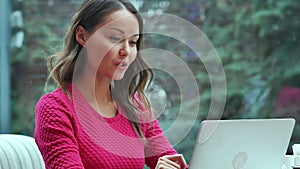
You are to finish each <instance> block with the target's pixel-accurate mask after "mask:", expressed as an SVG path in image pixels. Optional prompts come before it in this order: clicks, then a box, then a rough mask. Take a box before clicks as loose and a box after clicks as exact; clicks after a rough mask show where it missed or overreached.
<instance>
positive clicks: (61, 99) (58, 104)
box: [36, 88, 72, 110]
mask: <svg viewBox="0 0 300 169" xmlns="http://www.w3.org/2000/svg"><path fill="white" fill-rule="evenodd" d="M71 104H72V103H71V99H70V98H69V97H68V95H67V94H66V92H65V91H64V90H63V89H62V88H57V89H55V90H53V91H51V92H48V93H46V94H44V95H42V97H41V98H40V99H39V100H38V102H37V104H36V110H39V109H60V108H64V109H65V108H68V107H69V106H70V105H71Z"/></svg>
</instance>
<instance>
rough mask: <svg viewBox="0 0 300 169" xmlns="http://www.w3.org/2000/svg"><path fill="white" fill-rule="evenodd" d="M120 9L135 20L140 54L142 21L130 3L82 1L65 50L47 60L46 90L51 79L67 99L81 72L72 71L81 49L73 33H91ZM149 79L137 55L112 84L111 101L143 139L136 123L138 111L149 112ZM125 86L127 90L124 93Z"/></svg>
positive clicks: (97, 0) (149, 76)
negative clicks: (83, 30)
mask: <svg viewBox="0 0 300 169" xmlns="http://www.w3.org/2000/svg"><path fill="white" fill-rule="evenodd" d="M123 9H127V10H128V11H130V12H131V13H132V14H134V15H135V16H136V18H137V20H138V23H139V32H140V35H139V37H140V38H139V39H138V41H137V51H139V50H141V49H142V46H143V34H142V31H143V20H142V17H141V16H140V14H139V12H138V11H137V10H136V9H135V7H134V6H133V5H132V4H131V3H130V2H128V1H126V0H84V1H83V2H82V4H81V5H80V7H79V9H78V11H77V12H76V13H75V15H74V16H73V18H72V22H71V25H70V28H69V30H68V32H67V34H66V36H65V38H64V48H63V49H62V50H61V51H60V52H58V53H56V54H54V55H51V56H49V58H48V69H49V72H50V73H49V76H48V78H47V81H46V86H47V84H48V83H49V81H50V80H51V78H52V79H53V80H54V82H55V83H56V84H57V86H58V87H60V88H62V89H63V90H64V92H65V93H66V94H67V95H68V96H70V91H68V89H67V85H68V84H69V83H71V82H72V79H73V75H74V74H75V72H77V71H80V70H75V69H77V66H76V67H75V64H76V60H77V59H78V58H79V53H80V51H81V50H82V48H83V47H82V46H81V45H80V44H79V43H78V42H77V41H76V29H77V28H78V26H83V27H84V28H85V30H86V31H88V32H94V31H95V30H94V29H95V26H96V25H98V24H99V23H101V22H103V21H104V20H105V17H106V16H107V15H109V14H110V13H112V12H114V11H118V10H123ZM79 67H80V66H79ZM152 79H153V72H152V70H151V69H150V68H149V66H147V64H146V63H145V62H144V61H143V59H142V58H141V56H140V54H139V52H138V53H137V57H136V59H135V60H134V62H133V63H132V64H131V65H130V67H129V68H128V70H127V71H126V73H125V75H124V78H123V79H122V80H118V81H114V85H113V86H111V90H112V97H113V99H114V100H115V101H116V102H117V103H118V104H119V105H120V106H121V107H122V108H123V109H124V110H125V113H126V115H127V118H128V119H129V120H130V122H131V125H132V126H133V128H134V130H135V131H136V133H137V135H138V136H139V137H140V138H142V139H144V138H145V137H144V134H143V132H142V129H141V125H140V122H139V116H140V115H139V114H142V112H141V111H140V108H141V107H143V108H146V109H147V110H148V112H151V111H150V104H149V101H148V99H147V97H146V95H145V89H146V87H147V86H148V85H149V84H150V82H151V81H152ZM126 86H128V88H127V89H125V90H124V87H126ZM113 91H117V94H114V92H113ZM136 94H137V95H138V96H139V99H137V98H136V97H135V96H136ZM141 101H142V102H141Z"/></svg>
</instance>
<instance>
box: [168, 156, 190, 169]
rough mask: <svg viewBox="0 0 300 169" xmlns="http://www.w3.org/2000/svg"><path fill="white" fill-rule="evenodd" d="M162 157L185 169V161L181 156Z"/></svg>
mask: <svg viewBox="0 0 300 169" xmlns="http://www.w3.org/2000/svg"><path fill="white" fill-rule="evenodd" d="M164 157H165V158H167V159H169V160H171V161H174V162H176V163H178V164H180V166H181V167H182V168H185V166H186V161H185V159H184V157H183V155H182V154H174V155H167V156H164Z"/></svg>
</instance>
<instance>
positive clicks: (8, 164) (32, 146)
mask: <svg viewBox="0 0 300 169" xmlns="http://www.w3.org/2000/svg"><path fill="white" fill-rule="evenodd" d="M0 169H45V164H44V161H43V157H42V155H41V153H40V151H39V149H38V147H37V145H36V143H35V141H34V138H32V137H30V136H24V135H18V134H0Z"/></svg>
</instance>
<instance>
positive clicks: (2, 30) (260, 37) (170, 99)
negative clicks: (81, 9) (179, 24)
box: [0, 0, 300, 162]
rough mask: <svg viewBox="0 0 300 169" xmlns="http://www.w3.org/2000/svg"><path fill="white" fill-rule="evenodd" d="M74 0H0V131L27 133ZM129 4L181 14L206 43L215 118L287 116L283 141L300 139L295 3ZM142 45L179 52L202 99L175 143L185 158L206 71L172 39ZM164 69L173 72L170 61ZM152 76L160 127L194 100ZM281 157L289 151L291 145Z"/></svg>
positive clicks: (153, 37) (165, 78)
mask: <svg viewBox="0 0 300 169" xmlns="http://www.w3.org/2000/svg"><path fill="white" fill-rule="evenodd" d="M80 2H81V0H0V11H1V12H0V14H1V15H0V18H1V20H0V37H1V38H0V46H1V48H0V52H1V53H0V54H1V60H0V61H1V62H0V67H1V76H0V82H1V85H0V87H1V90H0V95H1V97H0V99H1V100H0V102H1V104H0V106H1V107H0V108H1V111H0V127H1V128H0V132H1V133H18V134H24V135H29V136H32V135H33V131H34V123H35V119H34V117H35V115H34V107H35V104H36V102H37V101H38V99H39V98H40V97H41V95H42V94H44V93H45V91H44V84H45V80H46V77H47V73H48V71H47V67H46V58H47V56H49V55H50V54H53V53H55V52H57V51H58V50H60V49H61V48H62V46H63V43H62V42H63V37H64V35H65V33H66V31H67V28H68V25H69V22H70V19H71V17H72V15H73V14H74V12H75V10H76V9H77V8H78V5H79V4H80ZM131 2H132V3H133V4H134V5H135V6H136V7H137V8H138V9H139V10H140V11H141V12H145V13H147V14H149V15H153V14H154V13H156V14H157V13H168V14H172V15H175V16H178V17H180V18H183V19H185V20H187V21H189V22H190V23H192V24H193V25H195V26H197V28H199V29H200V30H201V31H202V32H203V33H204V34H205V35H206V36H207V38H208V39H209V40H210V41H211V43H212V45H213V46H214V47H215V49H216V51H217V53H218V55H219V57H220V59H221V61H222V64H223V67H224V71H225V75H226V83H227V94H226V103H225V108H224V112H223V115H222V119H241V118H273V117H293V118H295V119H296V121H297V124H296V126H295V130H294V133H293V135H292V139H291V143H290V145H292V144H294V143H300V66H299V65H300V20H299V17H300V13H299V11H300V1H299V0H265V1H261V0H243V1H239V0H184V1H181V0H148V1H146V0H145V1H143V0H131ZM158 24H159V25H154V26H157V29H164V26H163V24H164V23H158ZM175 29H176V28H175ZM145 45H146V47H149V48H150V47H152V48H159V49H163V50H166V51H169V52H172V53H173V54H174V55H176V56H178V57H180V59H182V60H183V61H184V62H185V63H186V64H187V65H188V67H189V68H190V69H191V71H192V72H193V74H194V77H195V78H196V81H197V84H198V87H199V93H200V98H201V105H200V109H199V112H198V114H197V119H196V122H195V123H194V125H193V127H192V128H191V130H190V131H189V132H188V133H186V134H187V135H186V136H184V138H183V139H182V140H181V141H180V143H179V144H176V145H175V148H176V150H177V151H178V152H180V153H182V154H183V155H184V156H185V157H186V159H187V161H188V162H189V160H190V156H191V153H192V150H193V145H194V143H195V139H196V136H197V132H198V129H199V126H200V123H201V121H202V120H204V119H206V117H207V112H208V110H209V107H210V103H211V101H212V100H211V99H212V98H211V84H210V79H209V77H208V74H207V71H206V68H205V66H204V64H203V63H202V62H201V60H200V59H199V57H198V56H197V55H196V54H195V53H194V52H193V51H192V50H191V49H190V48H189V47H188V46H186V45H185V44H183V43H181V42H180V41H178V40H176V39H174V38H172V37H167V36H163V35H157V34H150V35H146V39H145ZM166 66H168V67H169V68H170V69H172V70H174V71H176V66H177V65H172V64H168V65H166ZM155 73H156V75H155V79H154V82H153V84H152V85H151V87H150V88H149V89H148V95H149V98H150V101H151V103H152V105H153V107H154V108H156V109H157V111H159V112H158V113H159V114H160V116H158V119H159V122H160V124H161V126H162V128H163V129H164V130H167V129H168V128H169V127H170V126H172V124H173V122H174V121H175V120H176V118H177V117H178V113H179V109H180V106H188V105H189V104H195V103H194V101H195V100H194V99H193V98H194V96H193V93H191V94H190V95H191V97H190V99H187V101H186V102H182V99H181V97H180V95H181V93H180V92H181V91H180V89H179V86H178V83H177V82H176V80H175V79H174V77H172V75H170V73H169V72H164V71H161V70H158V69H157V70H155ZM187 83H188V82H187ZM50 89H51V86H50ZM186 120H189V118H188V117H187V118H186ZM180 124H181V125H182V126H177V127H178V128H181V127H184V126H185V122H184V121H183V122H182V123H180ZM174 135H176V133H174ZM168 137H169V136H168ZM169 139H171V140H172V139H174V138H169ZM287 154H291V147H289V149H288V151H287Z"/></svg>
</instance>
